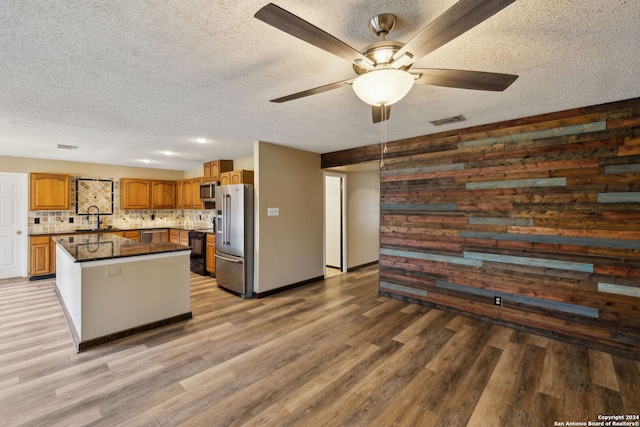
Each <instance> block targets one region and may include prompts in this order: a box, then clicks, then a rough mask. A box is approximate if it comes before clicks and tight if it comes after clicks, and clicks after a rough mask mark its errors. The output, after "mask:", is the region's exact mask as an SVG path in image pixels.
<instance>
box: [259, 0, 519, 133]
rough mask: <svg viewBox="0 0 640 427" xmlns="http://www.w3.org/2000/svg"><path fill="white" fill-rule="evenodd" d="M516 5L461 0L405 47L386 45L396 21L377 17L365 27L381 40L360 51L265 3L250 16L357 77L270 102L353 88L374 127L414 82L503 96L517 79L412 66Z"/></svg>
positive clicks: (500, 0) (508, 1)
mask: <svg viewBox="0 0 640 427" xmlns="http://www.w3.org/2000/svg"><path fill="white" fill-rule="evenodd" d="M514 1H515V0H460V1H458V2H457V3H456V4H454V5H453V6H452V7H451V8H449V9H448V10H447V11H445V12H444V13H443V14H442V15H440V16H439V17H437V18H436V19H435V20H434V21H432V22H431V23H430V24H429V25H427V26H426V27H424V28H423V29H422V30H421V31H420V32H419V33H417V34H416V35H415V36H414V37H413V38H412V39H411V40H409V42H407V43H406V44H404V43H401V42H397V41H387V40H385V37H386V35H387V34H389V32H391V30H392V29H393V27H394V26H395V23H396V17H395V16H394V15H391V14H381V15H377V16H375V17H374V18H372V19H371V21H370V22H369V28H370V29H371V31H373V33H374V34H376V35H377V36H379V37H380V41H378V42H375V43H372V44H370V45H369V46H367V47H365V48H364V49H363V50H362V51H361V52H359V51H357V50H355V49H354V48H352V47H351V46H349V45H347V44H346V43H344V42H342V41H340V40H338V39H337V38H335V37H334V36H332V35H331V34H329V33H327V32H325V31H323V30H321V29H320V28H318V27H316V26H314V25H313V24H311V23H309V22H307V21H305V20H304V19H302V18H300V17H298V16H296V15H294V14H292V13H291V12H288V11H286V10H284V9H282V8H281V7H279V6H277V5H275V4H273V3H269V4H268V5H266V6H264V7H263V8H262V9H260V10H259V11H258V12H257V13H256V14H255V15H254V16H255V17H256V18H257V19H259V20H261V21H263V22H265V23H267V24H269V25H271V26H273V27H275V28H277V29H279V30H282V31H284V32H286V33H288V34H290V35H292V36H294V37H297V38H299V39H301V40H303V41H305V42H307V43H310V44H312V45H314V46H316V47H318V48H320V49H323V50H325V51H327V52H329V53H332V54H334V55H337V56H339V57H340V58H343V59H345V60H347V61H349V62H351V63H352V64H353V70H354V71H355V72H356V74H358V77H354V78H351V79H347V80H342V81H339V82H335V83H330V84H327V85H324V86H320V87H317V88H313V89H309V90H305V91H302V92H298V93H294V94H292V95H288V96H284V97H282V98H277V99H272V100H271V102H278V103H280V102H287V101H292V100H294V99H299V98H303V97H305V96H310V95H315V94H318V93H322V92H327V91H329V90H333V89H338V88H341V87H344V86H347V85H352V86H353V89H354V91H355V92H356V95H358V97H359V98H360V99H362V100H363V101H364V102H366V103H368V104H371V105H372V116H373V122H374V123H378V122H381V121H384V120H387V119H389V114H390V112H391V104H393V103H395V102H397V101H399V100H400V99H402V97H404V95H406V94H407V93H408V92H409V90H411V87H412V86H413V83H414V82H415V83H419V84H425V85H433V86H445V87H452V88H462V89H475V90H488V91H503V90H505V89H506V88H508V87H509V86H510V85H511V83H513V82H514V81H515V80H516V79H517V78H518V76H516V75H513V74H500V73H489V72H482V71H467V70H450V69H439V68H411V66H412V65H413V63H414V62H415V61H417V60H418V59H420V58H422V57H423V56H425V55H427V54H428V53H430V52H433V51H434V50H436V49H438V48H439V47H441V46H443V45H445V44H446V43H448V42H450V41H451V40H453V39H455V38H456V37H458V36H460V35H461V34H463V33H465V32H466V31H468V30H470V29H471V28H473V27H475V26H476V25H478V24H480V23H481V22H483V21H484V20H486V19H488V18H490V17H491V16H493V15H495V14H496V13H498V12H499V11H501V10H502V9H504V8H505V7H507V6H508V5H510V4H511V3H513V2H514Z"/></svg>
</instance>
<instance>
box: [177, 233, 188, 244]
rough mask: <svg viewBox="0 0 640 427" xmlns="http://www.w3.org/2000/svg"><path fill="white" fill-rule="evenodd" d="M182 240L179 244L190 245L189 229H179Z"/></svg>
mask: <svg viewBox="0 0 640 427" xmlns="http://www.w3.org/2000/svg"><path fill="white" fill-rule="evenodd" d="M179 231H180V233H179V236H180V240H179V242H178V244H180V245H182V246H189V232H188V231H187V230H179Z"/></svg>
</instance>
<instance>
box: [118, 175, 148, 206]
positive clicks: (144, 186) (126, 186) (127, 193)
mask: <svg viewBox="0 0 640 427" xmlns="http://www.w3.org/2000/svg"><path fill="white" fill-rule="evenodd" d="M150 206H151V181H149V180H148V179H135V178H120V208H121V209H149V208H150Z"/></svg>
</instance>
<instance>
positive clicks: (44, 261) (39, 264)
mask: <svg viewBox="0 0 640 427" xmlns="http://www.w3.org/2000/svg"><path fill="white" fill-rule="evenodd" d="M51 244H52V242H51V238H50V237H49V236H37V237H30V238H29V276H41V275H43V274H51ZM54 249H55V248H54ZM54 262H55V261H54ZM54 265H55V264H54Z"/></svg>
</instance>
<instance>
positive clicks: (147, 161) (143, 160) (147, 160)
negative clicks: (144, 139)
mask: <svg viewBox="0 0 640 427" xmlns="http://www.w3.org/2000/svg"><path fill="white" fill-rule="evenodd" d="M140 161H141V162H142V163H151V162H152V160H149V159H140Z"/></svg>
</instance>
